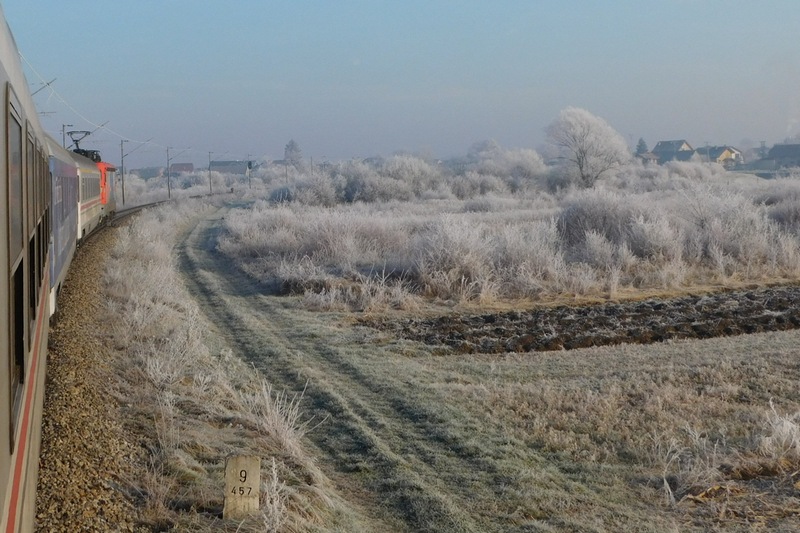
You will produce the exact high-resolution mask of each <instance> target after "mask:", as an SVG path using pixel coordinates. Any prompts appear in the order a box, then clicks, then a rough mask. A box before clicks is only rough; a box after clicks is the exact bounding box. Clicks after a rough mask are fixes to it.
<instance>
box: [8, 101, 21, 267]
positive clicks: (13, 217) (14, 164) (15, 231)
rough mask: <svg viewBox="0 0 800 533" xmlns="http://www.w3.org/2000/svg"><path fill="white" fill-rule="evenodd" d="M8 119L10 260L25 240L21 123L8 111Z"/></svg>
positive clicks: (15, 256)
mask: <svg viewBox="0 0 800 533" xmlns="http://www.w3.org/2000/svg"><path fill="white" fill-rule="evenodd" d="M9 115H10V116H9V121H8V180H9V184H8V233H9V252H10V253H11V255H10V260H11V261H14V260H15V259H16V258H17V257H18V256H19V254H20V253H22V247H23V242H25V229H24V226H25V225H24V221H25V220H24V216H25V215H24V211H23V189H22V125H21V124H20V123H19V121H18V120H17V119H16V117H15V116H14V115H13V113H11V112H10V113H9Z"/></svg>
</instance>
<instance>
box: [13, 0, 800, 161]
mask: <svg viewBox="0 0 800 533" xmlns="http://www.w3.org/2000/svg"><path fill="white" fill-rule="evenodd" d="M0 2H1V3H2V5H3V8H4V11H5V15H6V19H7V20H8V22H9V25H10V26H11V30H12V32H13V33H14V35H15V37H16V40H17V44H18V45H19V48H20V50H21V52H22V54H23V55H24V56H25V58H26V59H27V61H28V62H30V64H31V65H32V67H33V68H34V69H35V70H36V72H37V73H38V75H40V76H41V78H43V79H44V81H50V80H51V79H53V78H56V81H55V82H54V84H53V87H54V88H55V90H56V91H57V92H58V95H59V96H60V97H61V98H63V99H64V100H65V101H66V102H67V103H68V105H69V106H67V105H65V104H64V103H62V102H61V101H60V100H59V98H58V96H56V95H53V94H51V92H50V91H49V90H48V89H44V90H43V91H41V92H40V93H39V94H37V95H36V102H37V104H38V106H39V109H40V111H42V112H46V113H47V114H44V115H43V116H42V121H43V123H44V125H45V127H46V128H47V129H48V130H49V131H50V132H51V133H53V134H57V135H59V136H60V130H61V125H62V124H65V123H66V124H74V125H75V129H87V130H92V129H94V126H93V125H92V124H91V123H94V124H102V123H104V122H106V121H108V124H107V128H108V130H101V131H98V132H96V133H95V134H94V135H93V136H92V137H91V138H92V139H93V142H90V141H89V140H88V139H87V141H85V142H84V146H86V147H90V148H99V149H101V150H103V151H104V153H105V154H106V158H107V159H109V160H110V161H112V162H115V161H117V160H118V159H119V144H120V136H122V137H124V138H127V139H131V140H132V141H143V140H147V139H150V138H153V143H152V144H151V145H148V146H146V147H144V148H142V149H139V150H137V151H136V152H135V153H133V154H131V156H130V159H128V158H126V163H128V164H131V165H150V164H153V165H163V164H165V159H166V153H165V151H166V147H167V146H171V147H174V148H175V150H174V152H173V153H176V152H179V151H180V150H182V149H184V148H187V147H191V150H189V151H187V152H185V153H184V154H182V155H181V156H179V157H178V158H177V159H175V160H174V161H175V162H183V161H192V162H194V163H195V164H197V165H201V164H207V161H208V152H209V151H213V152H214V153H215V155H214V158H218V157H219V158H223V159H227V158H231V159H233V158H244V157H246V156H247V155H248V154H249V155H250V156H251V157H253V158H260V157H264V156H266V157H269V158H281V157H283V148H284V146H285V144H286V143H287V142H288V141H289V139H295V140H296V141H297V142H298V143H299V144H300V147H301V148H302V150H303V154H304V155H305V156H306V157H308V156H312V157H314V159H315V161H319V160H321V159H322V158H323V157H324V158H327V159H329V160H336V159H343V158H349V157H354V156H356V157H368V156H373V155H389V154H391V153H393V152H395V151H398V150H407V151H417V152H426V153H430V154H432V155H435V156H437V157H450V156H454V155H460V154H464V153H466V151H467V150H468V149H469V147H470V145H471V144H473V143H475V142H477V141H481V140H485V139H495V140H496V141H497V142H499V143H500V144H501V145H502V146H504V147H509V148H512V147H526V148H536V147H537V146H539V145H540V144H541V142H542V141H543V139H544V131H543V130H544V128H545V127H546V126H547V124H548V123H549V122H551V121H552V120H553V119H554V118H555V117H556V116H557V114H558V112H559V111H560V110H561V109H563V108H565V107H567V106H577V107H583V108H586V109H588V110H589V111H591V112H592V113H594V114H596V115H599V116H601V117H603V118H605V119H606V120H607V121H608V122H609V123H610V124H611V125H612V126H613V127H614V128H615V129H616V130H617V131H619V132H620V133H621V134H622V135H623V136H624V137H625V138H626V139H628V141H629V142H631V144H635V143H636V141H637V140H638V138H639V137H644V139H645V140H646V141H647V142H648V144H649V146H650V147H652V146H653V145H654V144H655V143H656V142H657V141H658V140H662V139H677V138H685V139H687V140H688V141H689V142H690V143H692V144H693V145H695V146H702V145H703V144H705V143H706V142H709V143H711V144H733V145H740V144H741V143H742V141H743V140H744V139H750V140H751V141H752V142H754V143H757V142H758V141H762V140H764V141H767V143H768V144H769V145H771V144H772V143H774V142H777V141H781V140H783V139H784V138H785V137H787V136H790V135H796V134H798V133H800V38H798V36H797V31H798V28H800V1H797V0H765V1H758V2H756V1H754V0H751V1H748V2H744V1H736V0H727V1H723V0H663V1H655V0H653V1H648V0H620V1H612V0H607V1H577V0H553V1H545V0H541V1H535V0H531V1H510V0H509V1H503V0H494V1H488V0H483V1H471V0H458V1H444V0H439V1H437V0H427V1H421V0H396V1H379V0H372V1H370V0H360V1H356V0H329V1H321V0H320V1H310V0H305V1H304V0H293V1H289V0H286V1H283V2H274V1H269V0H204V1H198V0H127V1H125V0H114V1H112V0H94V1H90V0H69V1H64V0H0ZM27 72H28V76H29V82H30V83H31V86H32V89H33V90H36V89H37V88H39V87H41V83H42V80H40V79H39V78H38V77H37V76H36V75H35V74H33V73H32V72H31V71H30V69H27ZM75 111H77V113H79V115H78V114H76V113H75ZM85 119H88V121H89V122H86V120H85ZM90 145H92V146H90ZM135 146H136V145H135V144H133V143H132V144H127V145H126V151H129V150H131V149H132V148H133V147H135ZM225 152H227V154H225V155H222V154H223V153H225ZM126 166H127V165H126Z"/></svg>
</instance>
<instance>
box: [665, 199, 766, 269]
mask: <svg viewBox="0 0 800 533" xmlns="http://www.w3.org/2000/svg"><path fill="white" fill-rule="evenodd" d="M691 193H692V194H691V196H690V197H689V196H688V195H687V201H686V202H685V203H684V206H683V212H682V213H680V218H681V219H683V220H684V221H686V222H687V225H686V228H685V231H686V236H687V240H688V246H689V249H690V250H692V251H693V254H694V255H695V256H696V257H697V258H698V259H699V260H701V261H702V260H707V261H710V262H711V264H713V265H714V266H715V267H716V268H717V269H718V270H720V271H722V270H725V269H723V268H721V266H722V265H723V263H728V262H729V261H733V262H736V263H738V264H739V265H742V266H743V267H744V268H745V272H746V273H747V274H748V275H749V274H750V273H751V272H750V271H751V269H758V268H761V267H763V266H768V267H771V268H775V267H776V266H778V265H777V264H776V261H775V259H776V257H775V251H776V247H775V245H776V242H777V240H778V239H777V237H778V235H779V232H778V231H777V227H776V226H775V225H774V223H772V222H770V220H769V219H768V217H767V216H766V210H765V208H764V206H761V205H754V204H753V203H752V201H751V200H749V199H747V198H745V197H744V196H743V195H742V194H740V193H735V192H727V191H722V192H717V191H715V190H714V189H711V188H708V187H702V186H700V187H695V188H694V189H693V190H692V191H691Z"/></svg>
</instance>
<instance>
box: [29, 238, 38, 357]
mask: <svg viewBox="0 0 800 533" xmlns="http://www.w3.org/2000/svg"><path fill="white" fill-rule="evenodd" d="M37 285H38V279H37V278H36V236H33V237H31V240H30V242H29V243H28V309H29V311H28V317H29V318H30V331H29V332H28V333H29V335H28V340H29V341H30V342H33V332H34V328H35V327H36V320H35V317H36V303H37V302H36V295H37V294H39V291H38V290H37V289H38V287H37ZM29 348H30V346H29Z"/></svg>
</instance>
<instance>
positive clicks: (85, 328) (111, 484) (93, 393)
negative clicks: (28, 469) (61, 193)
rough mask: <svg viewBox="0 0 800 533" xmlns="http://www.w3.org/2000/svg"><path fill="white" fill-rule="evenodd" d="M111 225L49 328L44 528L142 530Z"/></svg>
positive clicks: (80, 257) (85, 250) (88, 250)
mask: <svg viewBox="0 0 800 533" xmlns="http://www.w3.org/2000/svg"><path fill="white" fill-rule="evenodd" d="M114 234H115V232H114V230H113V228H109V229H107V230H105V231H103V232H101V233H100V234H99V235H97V236H95V237H94V238H93V239H92V240H91V241H90V242H88V243H86V244H84V245H82V246H81V248H80V249H79V251H78V253H77V254H76V256H75V260H74V261H73V264H72V268H71V271H70V273H69V277H68V279H67V282H66V284H65V286H64V288H63V290H62V293H61V295H60V297H59V305H60V312H59V320H58V323H57V324H56V325H55V327H53V328H52V329H51V331H50V342H49V354H48V366H47V386H46V392H45V403H44V417H43V422H42V451H41V457H40V461H39V483H38V490H37V502H36V523H37V526H38V530H39V531H59V532H63V531H139V530H142V529H141V528H138V527H137V526H136V524H137V510H136V508H135V507H134V505H133V504H132V503H131V502H130V501H129V499H128V497H127V496H126V495H125V494H124V493H123V492H122V490H123V487H125V486H126V485H127V483H126V482H125V478H126V477H128V479H130V477H129V476H135V475H136V474H135V473H134V468H135V467H134V465H135V464H137V463H138V461H137V460H136V453H137V447H136V446H135V445H133V444H132V443H131V439H128V438H126V435H125V432H124V429H123V427H122V424H121V421H120V417H119V416H118V415H117V402H116V400H115V399H114V396H113V392H112V390H111V387H112V384H113V383H114V376H113V375H112V372H111V365H110V364H109V357H110V352H109V351H107V350H106V349H105V348H104V346H103V337H102V331H100V328H101V325H100V324H101V322H102V320H101V318H102V316H101V315H102V313H103V305H102V302H99V301H98V299H99V298H100V294H101V291H100V285H99V284H100V283H101V280H102V274H103V268H104V265H105V255H106V253H107V251H108V250H109V249H110V247H111V246H112V245H113V242H114Z"/></svg>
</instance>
